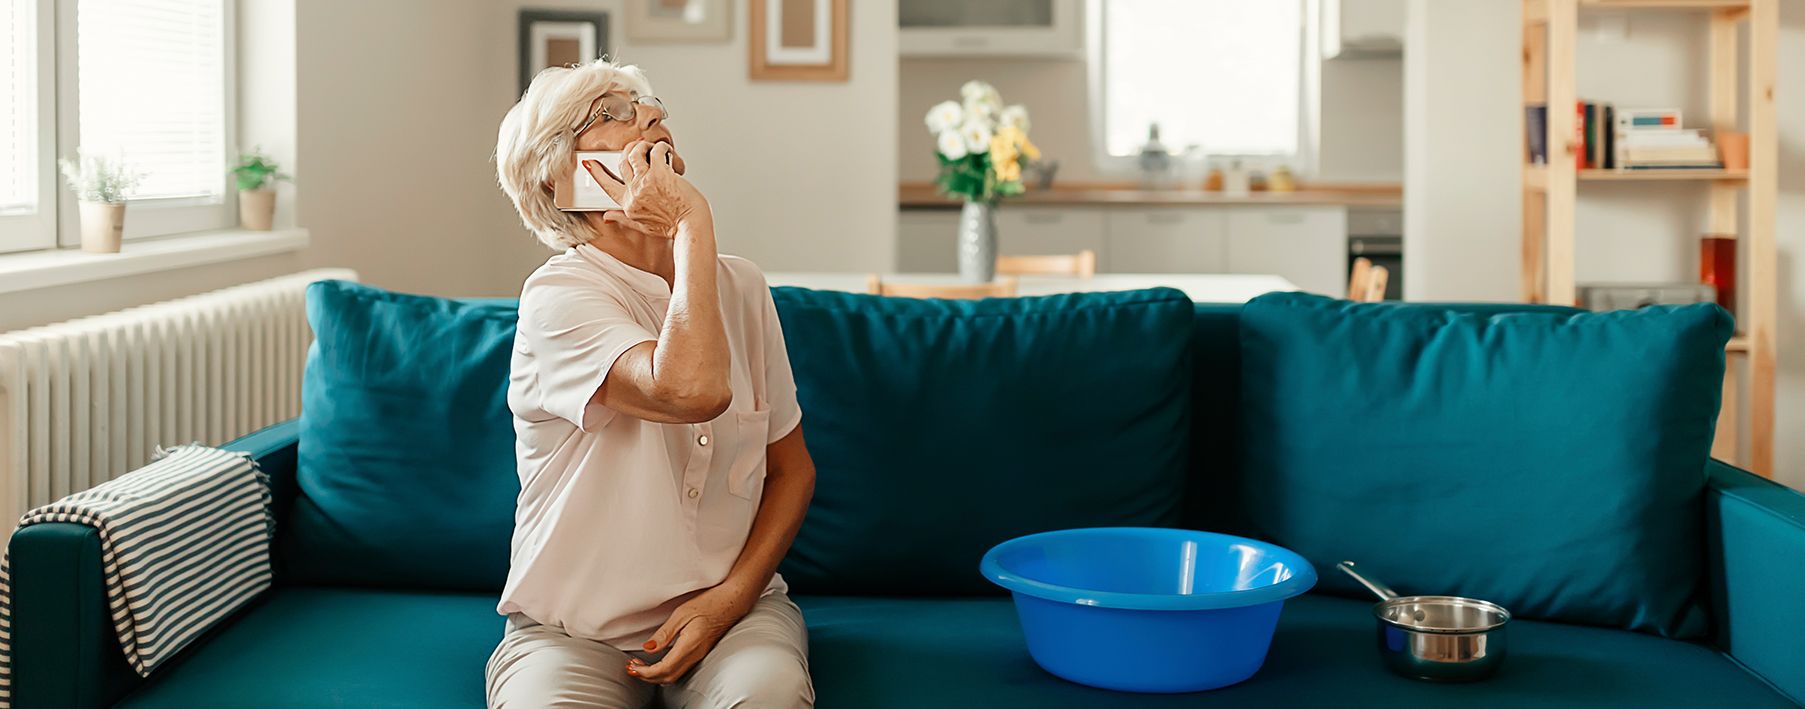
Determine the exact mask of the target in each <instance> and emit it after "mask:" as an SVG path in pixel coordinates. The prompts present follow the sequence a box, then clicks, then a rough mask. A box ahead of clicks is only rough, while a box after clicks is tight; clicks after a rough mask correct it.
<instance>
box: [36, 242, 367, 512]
mask: <svg viewBox="0 0 1805 709" xmlns="http://www.w3.org/2000/svg"><path fill="white" fill-rule="evenodd" d="M325 279H342V280H356V279H357V274H356V273H355V272H353V271H348V270H342V269H324V270H317V271H308V272H305V273H296V274H292V275H288V276H283V277H280V278H273V279H270V280H267V281H258V282H256V283H247V284H244V285H241V286H234V287H231V288H226V289H222V290H217V291H213V292H210V293H202V294H200V295H195V296H189V297H187V298H179V299H176V300H171V301H166V302H162V303H154V304H151V305H145V306H140V307H136V308H130V309H127V310H122V311H119V312H116V313H107V314H105V315H96V316H93V317H87V318H82V319H79V320H70V321H68V322H62V323H57V324H54V325H45V326H43V327H37V328H31V329H27V330H19V331H15V332H9V333H5V334H0V539H5V538H6V537H8V536H10V535H11V534H12V529H13V526H14V524H15V523H16V522H17V521H18V519H19V517H20V515H23V514H24V513H25V511H26V510H28V509H31V508H33V507H37V506H39V505H43V504H47V503H49V502H52V501H54V500H56V499H58V498H61V497H63V496H64V495H68V494H70V493H72V492H77V491H80V490H85V489H87V488H89V487H92V486H95V485H98V484H100V483H103V482H106V481H108V480H111V479H113V478H114V477H117V476H119V475H122V474H124V473H126V472H128V471H130V470H133V469H136V468H138V467H140V466H142V465H144V464H145V463H146V462H148V461H149V460H150V456H151V453H152V452H153V451H154V449H155V448H156V447H157V446H159V445H163V446H169V445H175V444H180V443H191V442H195V441H199V442H201V443H205V444H209V445H218V444H220V443H224V442H226V441H230V440H232V439H234V438H237V437H239V436H242V435H244V434H246V433H250V432H252V431H255V430H257V429H259V428H262V427H264V426H268V425H270V424H272V423H276V422H278V421H283V420H286V419H289V418H293V417H294V416H296V415H298V414H299V413H300V412H301V369H302V366H303V363H304V361H305V359H306V356H307V346H308V344H310V343H311V342H312V341H313V333H312V331H311V330H310V329H309V328H308V326H307V311H306V297H305V296H306V290H307V284H309V283H312V282H314V281H319V280H325Z"/></svg>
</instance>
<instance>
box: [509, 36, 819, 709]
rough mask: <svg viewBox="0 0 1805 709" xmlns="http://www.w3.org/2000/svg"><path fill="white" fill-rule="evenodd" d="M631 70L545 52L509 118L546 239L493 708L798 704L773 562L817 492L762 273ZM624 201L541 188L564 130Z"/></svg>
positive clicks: (565, 159)
mask: <svg viewBox="0 0 1805 709" xmlns="http://www.w3.org/2000/svg"><path fill="white" fill-rule="evenodd" d="M666 117H667V116H666V113H665V110H664V106H663V104H662V102H660V101H659V100H658V99H657V98H654V97H653V96H652V91H651V86H650V85H649V84H647V83H646V79H645V76H644V75H643V74H642V73H641V72H640V71H639V69H638V68H636V67H632V66H617V65H614V64H611V63H608V62H606V61H597V62H594V63H591V64H587V65H583V66H578V67H572V68H568V69H548V70H546V71H545V72H543V73H541V74H539V76H538V77H537V78H535V79H534V80H533V83H532V86H531V88H529V89H527V92H526V95H525V96H523V97H522V98H521V99H520V103H519V104H518V105H516V106H514V108H513V110H510V111H509V112H508V114H507V117H506V118H504V119H502V123H501V132H500V138H499V139H498V141H497V143H496V150H495V153H496V155H495V157H496V163H497V172H498V173H499V176H500V180H501V188H502V191H504V192H506V193H507V195H508V198H509V199H511V200H513V202H514V207H515V209H517V210H519V212H520V218H521V220H522V221H524V222H525V223H526V226H527V228H528V229H531V230H532V232H533V233H534V234H535V235H537V236H538V238H539V240H540V241H543V242H545V244H546V245H547V246H549V247H551V248H553V249H557V250H559V253H558V254H556V255H554V256H552V257H551V258H550V259H549V260H547V261H546V262H545V265H543V266H540V267H539V269H538V270H536V271H534V272H533V274H532V275H531V276H530V277H528V278H527V280H526V285H525V286H524V287H523V288H522V290H521V293H520V325H519V330H518V333H517V334H516V336H515V338H514V354H513V363H512V372H511V374H510V381H509V386H508V407H509V409H511V410H512V411H513V414H514V428H515V432H516V435H517V438H518V442H517V444H516V446H515V450H516V456H517V458H518V461H519V472H520V499H519V508H518V511H517V512H516V513H515V526H514V542H513V557H512V561H511V564H510V568H509V570H508V581H507V586H506V587H505V588H504V589H503V590H502V595H501V604H500V606H499V607H498V608H497V610H498V611H500V612H501V613H502V614H504V615H506V616H507V629H506V634H505V636H504V637H503V638H502V641H501V644H500V645H499V646H498V647H496V648H495V653H494V655H493V656H492V657H491V658H490V660H489V666H488V672H487V675H488V677H487V685H488V697H489V705H490V706H492V707H549V706H559V707H576V706H583V707H590V706H594V707H643V706H647V705H648V704H650V703H651V702H652V701H653V700H654V699H657V700H661V701H662V703H663V704H664V705H665V706H668V707H673V708H681V707H730V706H731V707H807V706H812V705H813V704H814V689H813V686H812V685H811V684H810V681H809V675H808V652H807V647H808V641H807V631H806V629H805V628H804V626H803V622H802V613H801V611H799V610H798V609H797V608H796V605H795V604H794V603H792V602H791V601H790V599H789V596H788V595H787V594H786V593H785V591H786V590H787V586H785V585H784V581H783V578H782V577H781V576H779V575H777V573H776V569H777V562H778V561H779V560H780V559H782V558H783V555H784V553H785V552H786V551H787V550H788V549H789V546H790V542H791V540H792V539H794V537H795V535H796V529H797V527H799V526H801V524H802V517H803V513H804V512H805V511H806V509H807V507H808V502H809V498H810V496H811V495H812V494H813V492H814V480H815V471H814V464H813V462H812V461H810V459H809V454H808V450H807V448H806V447H805V446H804V444H803V441H802V428H801V426H800V424H801V421H802V411H801V409H800V408H799V407H798V406H797V403H796V384H795V381H794V380H793V379H792V378H791V374H790V361H789V357H788V356H787V355H786V354H785V352H784V344H783V332H782V330H781V329H780V328H779V326H778V321H777V312H776V309H775V308H774V306H773V305H772V302H771V295H770V291H769V289H768V288H767V287H766V285H765V280H764V275H763V274H762V273H761V272H760V271H759V270H758V267H756V266H754V265H752V262H750V261H747V260H745V259H742V258H737V257H733V256H722V255H720V254H718V253H716V251H715V224H714V216H713V214H711V213H710V211H709V207H708V200H706V199H704V198H703V196H702V193H701V192H699V191H697V190H696V188H695V187H694V186H693V185H691V184H690V183H689V181H687V180H685V179H684V178H683V176H682V175H683V173H684V163H683V160H682V158H680V157H679V156H678V153H677V148H676V142H675V141H674V140H673V139H672V138H671V132H670V129H669V128H668V127H667V126H666V125H665V118H666ZM579 150H582V151H622V152H624V153H625V159H624V160H623V161H622V163H621V168H620V171H619V174H618V175H617V174H613V173H611V172H610V171H609V170H608V169H607V168H606V167H605V166H603V165H600V164H598V163H592V162H586V164H585V165H584V166H583V167H584V169H586V170H588V171H589V173H590V174H591V175H592V176H594V178H595V179H596V181H597V182H599V183H600V184H601V186H602V188H603V189H604V190H605V191H607V193H608V194H609V195H611V196H612V197H614V199H615V201H617V202H619V203H620V204H621V205H622V207H623V208H622V209H620V210H614V211H606V212H580V213H567V212H561V211H559V210H558V209H557V208H556V207H555V206H553V201H552V182H553V179H554V177H553V176H554V175H556V174H557V173H559V172H561V171H567V170H573V169H575V168H576V166H577V164H576V157H575V155H574V153H575V151H579Z"/></svg>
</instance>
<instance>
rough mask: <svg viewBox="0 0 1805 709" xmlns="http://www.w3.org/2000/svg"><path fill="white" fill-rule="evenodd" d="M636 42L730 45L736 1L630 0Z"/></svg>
mask: <svg viewBox="0 0 1805 709" xmlns="http://www.w3.org/2000/svg"><path fill="white" fill-rule="evenodd" d="M626 3H627V39H628V40H630V41H633V42H654V43H655V42H727V41H730V40H732V39H733V0H626Z"/></svg>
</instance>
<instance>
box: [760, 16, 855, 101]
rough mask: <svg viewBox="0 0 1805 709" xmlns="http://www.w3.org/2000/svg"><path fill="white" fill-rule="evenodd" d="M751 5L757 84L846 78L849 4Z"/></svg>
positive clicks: (843, 79)
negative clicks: (761, 82) (762, 82)
mask: <svg viewBox="0 0 1805 709" xmlns="http://www.w3.org/2000/svg"><path fill="white" fill-rule="evenodd" d="M747 2H750V3H751V7H750V12H749V13H747V14H748V15H749V19H748V20H747V22H746V24H748V25H750V27H749V28H748V33H749V35H750V36H749V37H748V40H747V42H746V44H747V46H748V47H750V50H751V58H750V61H749V62H748V64H749V68H750V74H751V78H752V79H753V80H765V81H845V80H846V13H847V5H848V3H847V1H846V0H747Z"/></svg>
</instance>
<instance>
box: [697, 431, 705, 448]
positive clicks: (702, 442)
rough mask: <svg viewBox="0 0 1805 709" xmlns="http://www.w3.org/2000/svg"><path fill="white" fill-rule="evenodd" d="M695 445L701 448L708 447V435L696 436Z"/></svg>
mask: <svg viewBox="0 0 1805 709" xmlns="http://www.w3.org/2000/svg"><path fill="white" fill-rule="evenodd" d="M696 445H701V446H706V445H708V434H706V433H704V434H702V435H700V436H697V437H696Z"/></svg>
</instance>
